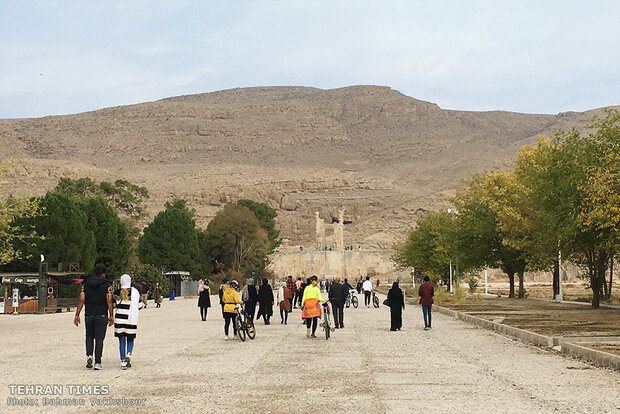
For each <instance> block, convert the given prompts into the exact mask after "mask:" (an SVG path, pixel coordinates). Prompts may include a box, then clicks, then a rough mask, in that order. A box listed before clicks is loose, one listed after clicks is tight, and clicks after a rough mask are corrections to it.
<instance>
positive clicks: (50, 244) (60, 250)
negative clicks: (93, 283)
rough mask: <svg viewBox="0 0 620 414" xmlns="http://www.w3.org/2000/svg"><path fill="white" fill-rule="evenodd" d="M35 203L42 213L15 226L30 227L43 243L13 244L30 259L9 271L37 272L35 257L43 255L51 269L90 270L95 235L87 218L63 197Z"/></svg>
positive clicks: (13, 265)
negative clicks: (72, 265) (75, 266)
mask: <svg viewBox="0 0 620 414" xmlns="http://www.w3.org/2000/svg"><path fill="white" fill-rule="evenodd" d="M37 202H38V203H39V205H40V206H41V209H42V211H43V212H44V213H43V214H41V215H37V216H34V217H31V218H27V219H23V220H19V225H20V226H21V225H24V226H31V227H32V228H34V229H35V230H36V232H37V233H38V234H40V235H41V236H42V237H43V240H41V241H40V242H39V243H38V244H37V246H36V247H33V246H31V245H30V244H28V243H22V242H20V241H17V242H16V243H15V248H16V249H19V250H21V251H22V252H24V256H25V257H30V259H25V260H18V261H15V262H14V263H13V264H11V266H12V267H11V268H12V269H16V270H17V269H18V270H28V271H32V270H33V269H37V268H38V267H37V263H38V262H39V254H43V255H44V256H45V260H46V261H47V262H48V263H50V265H52V266H55V265H57V264H59V263H62V264H63V265H64V266H67V265H69V264H70V263H78V264H79V266H80V270H81V271H83V272H87V273H88V272H90V271H92V269H93V267H94V263H95V259H96V243H95V235H94V234H93V232H92V231H91V230H90V229H88V227H87V224H88V216H87V214H86V213H85V212H84V211H83V210H82V206H81V205H79V204H78V203H77V202H76V201H74V200H72V199H71V198H69V197H67V196H65V195H63V194H58V193H53V192H50V193H47V194H46V195H45V196H44V197H43V198H41V199H39V200H38V201H37Z"/></svg>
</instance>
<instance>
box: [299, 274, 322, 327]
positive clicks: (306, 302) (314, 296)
mask: <svg viewBox="0 0 620 414" xmlns="http://www.w3.org/2000/svg"><path fill="white" fill-rule="evenodd" d="M310 283H311V285H310V286H306V288H305V289H304V296H303V297H302V298H301V304H302V306H303V309H302V311H301V318H302V319H304V320H305V321H306V328H307V330H306V338H316V335H315V334H314V333H315V332H316V326H317V324H318V321H319V318H320V317H321V305H320V304H319V302H325V299H323V297H322V296H321V290H320V289H319V288H318V286H317V284H318V279H317V277H316V276H312V277H311V278H310ZM311 325H312V334H311V333H310V326H311Z"/></svg>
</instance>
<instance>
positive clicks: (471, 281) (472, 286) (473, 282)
mask: <svg viewBox="0 0 620 414" xmlns="http://www.w3.org/2000/svg"><path fill="white" fill-rule="evenodd" d="M467 284H468V285H469V293H475V292H476V289H477V288H478V278H477V277H474V276H471V277H469V278H467Z"/></svg>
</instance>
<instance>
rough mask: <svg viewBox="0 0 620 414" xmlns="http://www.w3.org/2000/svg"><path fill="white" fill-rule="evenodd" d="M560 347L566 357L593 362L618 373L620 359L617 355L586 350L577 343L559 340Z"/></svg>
mask: <svg viewBox="0 0 620 414" xmlns="http://www.w3.org/2000/svg"><path fill="white" fill-rule="evenodd" d="M581 343H587V341H581ZM560 347H561V348H562V352H563V353H565V354H567V355H571V356H578V357H580V358H583V359H585V360H586V361H590V362H595V363H597V364H600V365H603V366H606V367H610V368H613V369H615V370H617V371H620V357H619V356H617V355H613V354H610V353H608V352H604V351H598V350H596V349H590V348H586V347H585V346H581V345H578V344H577V343H570V342H567V341H563V340H560Z"/></svg>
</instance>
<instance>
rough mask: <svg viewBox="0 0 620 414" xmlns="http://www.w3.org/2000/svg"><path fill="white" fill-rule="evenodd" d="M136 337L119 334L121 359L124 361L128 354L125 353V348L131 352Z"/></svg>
mask: <svg viewBox="0 0 620 414" xmlns="http://www.w3.org/2000/svg"><path fill="white" fill-rule="evenodd" d="M134 339H135V338H131V339H130V338H127V337H126V336H119V337H118V348H119V350H120V351H121V361H123V360H124V359H125V357H126V356H127V354H126V353H125V350H127V352H128V353H131V351H133V341H134Z"/></svg>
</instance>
